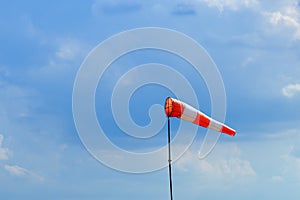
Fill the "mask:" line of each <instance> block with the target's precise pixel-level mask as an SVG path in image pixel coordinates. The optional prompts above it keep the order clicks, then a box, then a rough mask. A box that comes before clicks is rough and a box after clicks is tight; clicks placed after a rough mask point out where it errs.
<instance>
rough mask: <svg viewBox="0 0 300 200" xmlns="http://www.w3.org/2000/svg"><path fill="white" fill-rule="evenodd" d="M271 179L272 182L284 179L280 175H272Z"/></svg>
mask: <svg viewBox="0 0 300 200" xmlns="http://www.w3.org/2000/svg"><path fill="white" fill-rule="evenodd" d="M271 180H272V181H273V182H276V183H280V182H283V181H284V178H283V177H282V176H272V178H271Z"/></svg>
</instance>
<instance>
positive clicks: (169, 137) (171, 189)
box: [168, 117, 173, 200]
mask: <svg viewBox="0 0 300 200" xmlns="http://www.w3.org/2000/svg"><path fill="white" fill-rule="evenodd" d="M168 148H169V160H168V162H169V180H170V197H171V200H173V188H172V166H171V164H172V160H171V134H170V118H169V117H168Z"/></svg>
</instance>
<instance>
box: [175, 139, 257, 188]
mask: <svg viewBox="0 0 300 200" xmlns="http://www.w3.org/2000/svg"><path fill="white" fill-rule="evenodd" d="M221 146H222V147H221ZM221 149H223V151H224V149H226V151H227V152H229V153H227V155H224V152H222V151H220V150H221ZM197 156H198V155H197V153H195V152H191V151H188V152H187V153H186V154H185V155H184V156H183V157H182V158H181V159H180V160H178V162H176V165H175V166H176V168H177V169H178V170H179V171H182V172H188V171H192V173H195V174H197V175H200V176H202V177H204V178H205V179H207V180H225V181H233V182H234V181H237V182H240V181H247V180H252V179H253V178H255V177H256V172H255V171H254V169H253V167H252V165H251V163H250V161H248V160H245V159H242V158H241V150H240V149H239V148H238V147H237V146H236V145H231V144H222V145H221V144H218V147H217V149H214V152H213V153H212V154H211V155H210V156H209V157H207V158H205V159H203V160H199V159H197V158H198V157H197Z"/></svg>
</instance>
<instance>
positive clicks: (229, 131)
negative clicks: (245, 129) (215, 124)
mask: <svg viewBox="0 0 300 200" xmlns="http://www.w3.org/2000/svg"><path fill="white" fill-rule="evenodd" d="M221 132H222V133H226V134H228V135H231V136H235V130H233V129H232V128H230V127H228V126H226V125H224V126H223V127H222V129H221Z"/></svg>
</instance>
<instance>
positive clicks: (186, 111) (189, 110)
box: [180, 104, 198, 122]
mask: <svg viewBox="0 0 300 200" xmlns="http://www.w3.org/2000/svg"><path fill="white" fill-rule="evenodd" d="M197 112H198V111H197V110H196V109H195V108H193V107H192V106H190V105H187V104H183V113H182V115H181V117H180V118H181V119H183V120H186V121H189V122H193V121H194V120H195V119H196V117H197Z"/></svg>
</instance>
